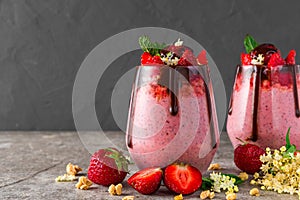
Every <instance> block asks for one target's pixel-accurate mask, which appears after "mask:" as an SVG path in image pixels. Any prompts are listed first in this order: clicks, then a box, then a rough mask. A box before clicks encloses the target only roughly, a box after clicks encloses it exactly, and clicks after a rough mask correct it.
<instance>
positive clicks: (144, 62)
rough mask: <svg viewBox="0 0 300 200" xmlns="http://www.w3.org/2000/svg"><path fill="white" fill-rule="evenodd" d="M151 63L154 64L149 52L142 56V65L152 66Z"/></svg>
mask: <svg viewBox="0 0 300 200" xmlns="http://www.w3.org/2000/svg"><path fill="white" fill-rule="evenodd" d="M151 62H152V56H151V54H150V53H148V52H144V53H143V54H142V56H141V64H142V65H147V64H151Z"/></svg>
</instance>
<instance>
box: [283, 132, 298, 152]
mask: <svg viewBox="0 0 300 200" xmlns="http://www.w3.org/2000/svg"><path fill="white" fill-rule="evenodd" d="M290 130H291V127H289V129H288V131H287V133H286V136H285V140H286V144H285V148H286V151H285V152H284V154H283V156H284V157H285V158H288V157H292V156H294V153H295V152H296V151H297V149H296V146H295V145H294V144H291V141H290Z"/></svg>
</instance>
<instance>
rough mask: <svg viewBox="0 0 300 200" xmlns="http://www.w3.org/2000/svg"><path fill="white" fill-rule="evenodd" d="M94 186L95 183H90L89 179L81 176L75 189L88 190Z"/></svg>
mask: <svg viewBox="0 0 300 200" xmlns="http://www.w3.org/2000/svg"><path fill="white" fill-rule="evenodd" d="M92 184H93V182H92V181H90V180H89V179H88V178H86V177H85V176H81V177H80V178H79V180H78V183H77V184H76V185H75V187H76V188H77V189H81V190H87V189H89V187H90V186H91V185H92Z"/></svg>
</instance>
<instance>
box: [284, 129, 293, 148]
mask: <svg viewBox="0 0 300 200" xmlns="http://www.w3.org/2000/svg"><path fill="white" fill-rule="evenodd" d="M290 130H291V127H289V129H288V131H287V133H286V136H285V142H286V144H285V147H286V149H289V148H290V147H291V146H292V145H291V141H290Z"/></svg>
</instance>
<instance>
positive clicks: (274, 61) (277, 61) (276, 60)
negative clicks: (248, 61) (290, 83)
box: [268, 53, 285, 67]
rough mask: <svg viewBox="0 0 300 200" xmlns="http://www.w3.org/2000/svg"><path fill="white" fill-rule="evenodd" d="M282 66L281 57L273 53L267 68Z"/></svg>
mask: <svg viewBox="0 0 300 200" xmlns="http://www.w3.org/2000/svg"><path fill="white" fill-rule="evenodd" d="M284 64H285V60H284V59H283V58H282V57H281V55H280V54H279V53H274V54H272V56H271V58H270V60H269V62H268V67H276V66H280V65H284Z"/></svg>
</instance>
